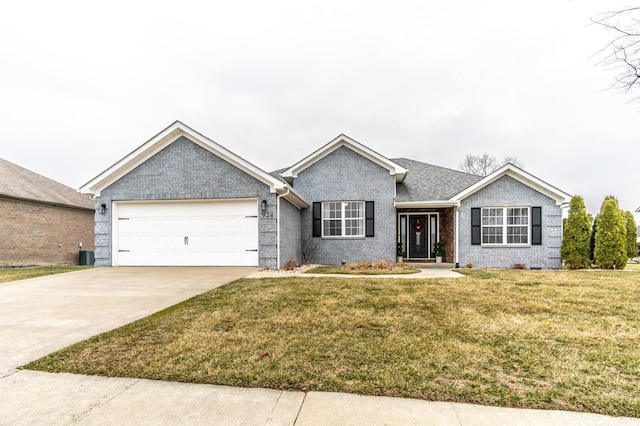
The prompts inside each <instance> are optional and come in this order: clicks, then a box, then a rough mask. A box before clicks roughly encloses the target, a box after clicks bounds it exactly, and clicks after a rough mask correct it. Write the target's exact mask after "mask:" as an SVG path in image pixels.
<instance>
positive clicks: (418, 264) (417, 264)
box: [404, 262, 456, 269]
mask: <svg viewBox="0 0 640 426" xmlns="http://www.w3.org/2000/svg"><path fill="white" fill-rule="evenodd" d="M404 263H408V264H409V265H410V266H411V267H412V268H416V269H453V268H455V267H456V265H455V263H445V262H442V263H436V262H404Z"/></svg>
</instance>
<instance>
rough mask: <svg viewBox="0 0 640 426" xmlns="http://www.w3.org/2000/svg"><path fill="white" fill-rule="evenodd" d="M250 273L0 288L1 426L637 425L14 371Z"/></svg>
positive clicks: (85, 274)
mask: <svg viewBox="0 0 640 426" xmlns="http://www.w3.org/2000/svg"><path fill="white" fill-rule="evenodd" d="M253 272H256V268H99V269H88V270H83V271H78V272H72V273H68V274H62V275H53V276H49V277H41V278H35V279H31V280H24V281H17V282H13V283H6V284H0V395H1V397H0V425H45V424H46V425H76V424H77V425H101V424H104V425H107V424H108V425H113V424H118V425H157V424H169V425H172V424H176V425H182V424H184V425H187V424H188V425H200V424H202V425H205V424H206V425H210V424H214V425H520V424H521V425H556V424H570V425H585V426H587V425H640V419H630V418H613V417H608V416H600V415H595V414H585V413H572V412H563V411H544V410H523V409H510V408H499V407H485V406H479V405H471V404H457V403H447V402H428V401H422V400H415V399H406V398H388V397H375V396H358V395H352V394H340V393H327V392H308V393H304V392H284V391H278V390H271V389H243V388H233V387H227V386H214V385H195V384H185V383H174V382H162V381H153V380H142V379H133V378H107V377H96V376H82V375H74V374H50V373H42V372H36V371H27V370H17V368H18V367H19V366H20V365H23V364H26V363H27V362H29V361H32V360H35V359H37V358H39V357H41V356H44V355H46V354H48V353H51V352H53V351H55V350H57V349H61V348H63V347H65V346H67V345H70V344H72V343H75V342H77V341H80V340H83V339H86V338H88V337H91V336H93V335H95V334H98V333H101V332H103V331H107V330H110V329H113V328H115V327H118V326H121V325H124V324H127V323H129V322H131V321H134V320H136V319H138V318H142V317H144V316H147V315H149V314H151V313H153V312H157V311H159V310H161V309H164V308H166V307H168V306H171V305H173V304H175V303H178V302H180V301H182V300H185V299H188V298H190V297H192V296H194V295H196V294H200V293H202V292H204V291H207V290H209V289H212V288H215V287H218V286H220V285H223V284H225V283H227V282H229V281H232V280H234V279H237V278H241V277H243V276H246V275H248V274H251V273H253ZM444 272H448V271H444ZM325 276H326V275H325Z"/></svg>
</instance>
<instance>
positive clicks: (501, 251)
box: [459, 176, 562, 269]
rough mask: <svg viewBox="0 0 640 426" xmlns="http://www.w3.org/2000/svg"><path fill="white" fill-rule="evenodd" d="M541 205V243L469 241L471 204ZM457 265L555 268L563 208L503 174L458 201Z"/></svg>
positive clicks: (472, 205)
mask: <svg viewBox="0 0 640 426" xmlns="http://www.w3.org/2000/svg"><path fill="white" fill-rule="evenodd" d="M509 206H515V207H520V206H522V207H537V206H539V207H542V245H536V246H534V245H527V246H523V247H517V246H501V247H496V246H481V245H471V209H472V208H474V207H509ZM459 241H460V252H459V255H460V258H459V262H460V266H465V265H467V264H472V265H473V266H474V267H490V268H512V267H513V266H514V265H515V264H516V263H520V264H524V265H525V266H526V267H527V268H543V269H558V268H560V267H561V266H562V264H561V261H560V246H561V244H562V208H561V207H560V206H558V205H556V202H555V201H554V200H553V199H551V198H549V197H547V196H546V195H544V194H541V193H540V192H538V191H536V190H534V189H532V188H531V187H529V186H527V185H524V184H522V183H520V182H518V181H517V180H515V179H513V178H512V177H510V176H504V177H502V178H500V179H498V180H497V181H495V182H493V183H492V184H490V185H488V186H486V187H485V188H483V189H481V190H479V191H478V192H476V193H474V194H472V195H471V196H469V197H467V198H466V199H464V200H462V202H461V203H460V230H459Z"/></svg>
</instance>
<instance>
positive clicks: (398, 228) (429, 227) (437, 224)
mask: <svg viewBox="0 0 640 426" xmlns="http://www.w3.org/2000/svg"><path fill="white" fill-rule="evenodd" d="M400 216H407V223H406V226H407V229H406V230H405V236H406V241H400V242H402V243H403V247H402V249H403V251H404V254H405V257H404V258H405V259H407V260H409V261H411V260H425V259H435V256H434V257H431V247H428V249H427V257H409V232H411V230H410V229H409V228H410V225H409V222H410V220H409V217H411V216H427V217H428V218H429V217H430V216H436V241H435V243H437V242H440V226H441V222H440V212H433V211H431V212H430V211H422V212H421V211H415V212H397V213H396V242H397V239H398V237H400V239H402V231H401V227H400ZM428 221H429V223H428V228H427V229H428V230H429V234H427V235H425V238H426V241H427V245H428V244H429V242H430V240H431V232H432V231H431V221H430V220H428ZM398 234H399V235H398ZM405 246H406V247H405Z"/></svg>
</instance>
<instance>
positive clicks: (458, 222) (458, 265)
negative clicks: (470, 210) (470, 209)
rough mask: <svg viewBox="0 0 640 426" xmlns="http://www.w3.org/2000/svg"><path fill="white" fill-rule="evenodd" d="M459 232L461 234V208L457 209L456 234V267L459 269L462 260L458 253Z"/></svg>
mask: <svg viewBox="0 0 640 426" xmlns="http://www.w3.org/2000/svg"><path fill="white" fill-rule="evenodd" d="M459 232H460V207H456V232H455V240H456V241H455V243H454V244H455V259H454V262H455V267H456V268H459V267H460V258H459V253H458V248H459V246H460V241H459V240H460V236H459Z"/></svg>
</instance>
